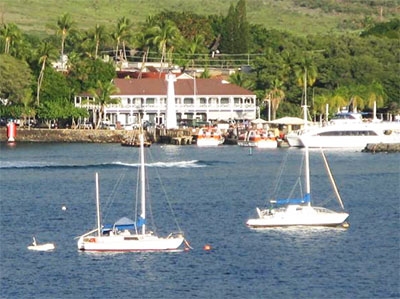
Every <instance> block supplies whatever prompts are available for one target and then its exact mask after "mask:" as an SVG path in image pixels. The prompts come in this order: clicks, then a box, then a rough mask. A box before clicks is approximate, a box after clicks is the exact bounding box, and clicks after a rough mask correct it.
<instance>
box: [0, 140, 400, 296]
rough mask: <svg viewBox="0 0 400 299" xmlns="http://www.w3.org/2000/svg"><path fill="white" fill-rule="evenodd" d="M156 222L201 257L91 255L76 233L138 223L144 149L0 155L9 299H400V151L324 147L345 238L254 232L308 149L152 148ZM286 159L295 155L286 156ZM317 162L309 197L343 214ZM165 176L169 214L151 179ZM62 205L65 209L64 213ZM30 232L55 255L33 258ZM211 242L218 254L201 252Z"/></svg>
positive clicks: (38, 149)
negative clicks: (254, 223)
mask: <svg viewBox="0 0 400 299" xmlns="http://www.w3.org/2000/svg"><path fill="white" fill-rule="evenodd" d="M149 150H150V153H151V157H152V160H151V161H149V168H148V170H149V171H148V175H149V181H150V187H151V188H152V189H153V190H154V191H153V192H152V193H151V203H152V213H153V214H154V216H155V224H156V225H157V232H158V233H159V234H160V235H163V234H164V233H168V232H169V231H171V230H174V229H175V222H177V223H178V224H179V226H180V228H181V229H182V230H183V231H184V232H185V235H186V237H187V239H188V241H189V242H190V244H191V246H192V247H193V250H191V251H189V252H178V253H123V254H89V253H84V252H79V251H78V250H77V245H76V241H77V240H76V239H74V238H75V237H77V236H79V235H80V234H83V233H84V232H86V231H88V230H90V229H92V228H94V227H95V225H96V218H95V217H96V216H95V184H94V174H95V172H98V173H99V175H100V195H101V201H102V211H103V217H104V218H105V220H106V221H107V220H108V221H109V222H113V221H115V220H117V219H118V218H120V217H122V216H129V217H134V216H133V212H132V209H133V208H134V200H133V198H134V196H135V185H136V175H137V161H138V159H137V153H138V151H137V149H136V148H129V147H121V146H120V145H118V144H29V143H28V144H23V143H18V144H17V145H16V146H14V147H10V146H8V145H6V144H4V143H2V144H1V148H0V171H1V172H0V179H1V181H0V204H1V205H0V223H1V227H0V229H1V232H2V238H1V243H0V244H1V245H0V246H1V247H0V254H1V255H0V258H1V261H0V281H1V284H0V290H1V291H0V292H1V293H0V297H1V298H210V297H214V298H399V297H400V234H399V229H400V205H399V203H400V155H399V154H375V155H373V154H367V153H361V152H357V151H351V150H346V151H340V150H330V151H329V150H328V151H326V155H327V157H328V160H329V161H330V164H331V168H332V172H333V174H334V176H335V178H336V181H337V185H338V187H339V190H340V192H341V195H342V199H343V201H344V204H345V207H346V210H347V211H348V212H349V213H350V217H349V222H350V228H349V229H348V230H341V229H301V230H293V229H282V230H267V231H253V230H249V229H248V228H247V227H246V226H245V222H246V220H247V219H248V218H249V217H253V216H255V207H257V206H262V205H263V203H265V201H266V199H267V198H268V194H271V193H273V192H274V191H275V186H276V181H277V178H278V177H279V175H278V174H279V173H281V172H280V169H281V167H283V166H282V161H285V160H287V163H286V166H285V167H284V171H282V174H281V179H282V181H286V182H288V183H282V184H281V185H280V188H279V190H278V192H277V196H278V197H279V196H287V195H288V194H290V193H291V192H292V183H293V182H294V181H295V180H296V178H297V176H298V174H299V167H300V164H301V157H302V155H303V150H301V149H276V150H253V151H252V152H251V153H250V152H249V149H245V148H240V147H236V146H222V147H219V148H197V147H196V146H169V145H168V146H160V145H152V147H151V148H149ZM288 154H289V155H288ZM317 156H319V155H317V152H315V151H312V152H311V168H312V169H313V170H315V171H314V172H313V174H312V176H311V179H312V189H313V191H314V193H313V200H315V202H317V201H319V202H320V203H321V204H323V205H324V206H328V207H331V208H336V207H337V206H338V205H337V203H336V202H335V200H334V197H333V196H332V190H331V189H330V185H329V183H328V181H327V180H326V179H325V175H324V170H323V162H322V161H321V160H320V158H319V157H318V158H317ZM156 171H157V172H158V175H159V176H160V177H161V179H162V187H163V188H164V189H165V193H166V194H167V195H168V199H169V202H170V205H171V206H172V208H173V210H174V214H171V213H170V209H169V207H168V205H167V204H166V203H165V200H164V199H162V200H161V198H163V197H164V196H162V195H163V193H164V192H161V191H162V190H161V189H162V188H160V186H159V185H157V184H156V181H155V180H154V179H155V178H156V177H157V174H156ZM62 206H66V207H67V208H68V209H67V210H66V211H64V210H62ZM32 236H36V238H37V239H38V241H39V242H54V243H55V244H56V246H57V247H56V250H55V251H53V252H32V251H29V250H27V246H28V245H29V244H30V243H31V239H32ZM205 244H210V245H211V250H210V251H206V250H204V249H203V247H204V245H205Z"/></svg>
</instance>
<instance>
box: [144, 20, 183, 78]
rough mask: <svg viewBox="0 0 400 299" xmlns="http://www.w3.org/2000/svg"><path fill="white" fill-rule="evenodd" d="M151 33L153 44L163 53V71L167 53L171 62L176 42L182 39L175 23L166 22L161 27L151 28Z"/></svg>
mask: <svg viewBox="0 0 400 299" xmlns="http://www.w3.org/2000/svg"><path fill="white" fill-rule="evenodd" d="M149 33H150V34H151V42H152V43H153V44H154V45H155V46H156V47H157V48H158V51H159V52H160V53H161V61H160V62H161V70H162V68H163V63H164V62H165V61H166V59H167V53H169V58H170V61H169V62H171V56H172V51H173V49H174V46H175V44H176V41H177V40H178V39H179V37H180V31H179V29H178V27H177V26H176V25H175V23H174V22H172V21H169V20H166V21H164V22H162V24H161V25H156V26H154V27H152V28H150V30H149Z"/></svg>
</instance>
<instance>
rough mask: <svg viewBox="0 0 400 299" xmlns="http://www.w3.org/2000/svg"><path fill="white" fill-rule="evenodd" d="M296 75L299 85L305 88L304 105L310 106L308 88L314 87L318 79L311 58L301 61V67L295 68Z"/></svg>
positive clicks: (305, 57)
mask: <svg viewBox="0 0 400 299" xmlns="http://www.w3.org/2000/svg"><path fill="white" fill-rule="evenodd" d="M295 75H296V78H297V84H298V85H299V86H302V87H303V92H304V93H303V95H304V105H308V102H307V86H313V85H314V83H315V81H316V79H317V70H316V67H315V65H314V63H313V61H312V59H311V57H309V56H304V58H303V59H302V60H301V61H300V65H298V66H297V67H296V68H295ZM307 111H309V110H307Z"/></svg>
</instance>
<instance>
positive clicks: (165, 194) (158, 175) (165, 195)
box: [148, 150, 182, 232]
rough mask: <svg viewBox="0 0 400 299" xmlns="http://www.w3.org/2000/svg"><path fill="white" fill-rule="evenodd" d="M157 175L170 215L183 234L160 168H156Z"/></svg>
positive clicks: (151, 157)
mask: <svg viewBox="0 0 400 299" xmlns="http://www.w3.org/2000/svg"><path fill="white" fill-rule="evenodd" d="M148 152H149V156H150V159H151V161H153V156H152V154H151V151H150V150H149V151H148ZM155 173H156V175H157V179H158V181H159V183H160V187H161V189H162V191H163V193H164V197H165V200H166V202H167V204H168V207H169V210H170V213H171V215H172V217H173V218H174V221H175V225H176V227H177V228H178V231H179V232H181V231H182V230H181V227H180V226H179V223H178V219H177V217H176V215H175V212H174V209H173V208H172V204H171V201H170V199H169V196H168V193H167V191H166V189H165V186H164V184H163V181H162V180H161V176H160V172H159V171H158V168H157V167H156V168H155Z"/></svg>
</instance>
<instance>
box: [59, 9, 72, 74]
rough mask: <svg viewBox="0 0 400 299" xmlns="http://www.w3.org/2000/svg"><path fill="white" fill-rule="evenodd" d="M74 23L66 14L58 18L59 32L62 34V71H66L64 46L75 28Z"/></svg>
mask: <svg viewBox="0 0 400 299" xmlns="http://www.w3.org/2000/svg"><path fill="white" fill-rule="evenodd" d="M73 25H74V22H73V21H72V18H71V16H70V15H69V14H68V13H66V14H64V15H62V16H61V17H59V18H58V20H57V27H58V32H60V33H61V69H62V70H64V46H65V39H66V38H67V35H68V33H69V31H70V30H71V28H72V27H73Z"/></svg>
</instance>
